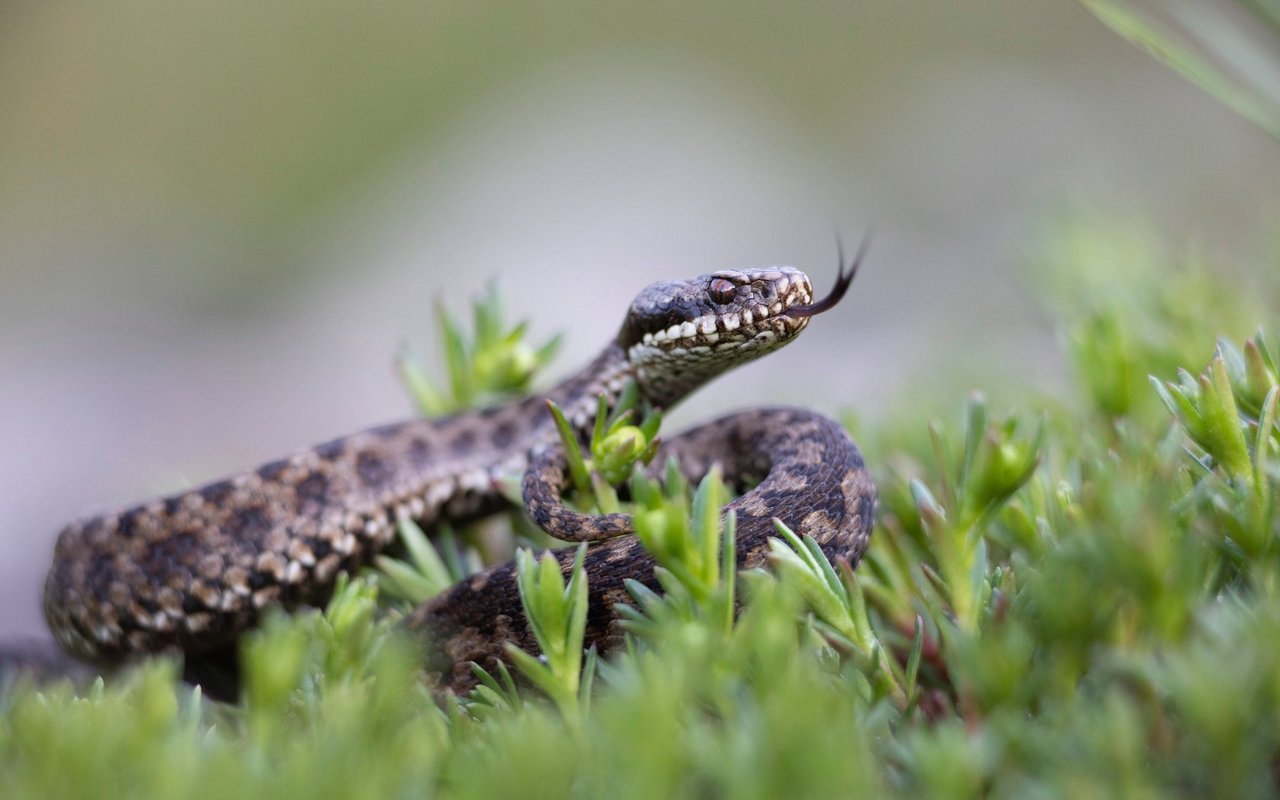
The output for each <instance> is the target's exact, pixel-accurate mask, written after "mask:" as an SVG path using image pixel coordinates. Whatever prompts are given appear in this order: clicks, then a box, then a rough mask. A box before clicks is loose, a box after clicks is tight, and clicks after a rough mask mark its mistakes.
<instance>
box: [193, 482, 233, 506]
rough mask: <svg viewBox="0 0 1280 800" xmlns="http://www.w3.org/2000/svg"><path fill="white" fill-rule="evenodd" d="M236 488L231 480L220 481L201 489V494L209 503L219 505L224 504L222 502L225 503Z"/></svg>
mask: <svg viewBox="0 0 1280 800" xmlns="http://www.w3.org/2000/svg"><path fill="white" fill-rule="evenodd" d="M235 490H236V487H235V485H234V484H233V483H231V481H229V480H227V481H218V482H216V483H211V484H209V485H208V486H205V487H204V488H203V489H201V490H200V496H201V497H202V498H204V501H205V502H206V503H208V504H209V505H211V506H218V505H222V503H224V502H225V501H226V499H227V498H228V497H230V496H231V493H232V492H234V491H235Z"/></svg>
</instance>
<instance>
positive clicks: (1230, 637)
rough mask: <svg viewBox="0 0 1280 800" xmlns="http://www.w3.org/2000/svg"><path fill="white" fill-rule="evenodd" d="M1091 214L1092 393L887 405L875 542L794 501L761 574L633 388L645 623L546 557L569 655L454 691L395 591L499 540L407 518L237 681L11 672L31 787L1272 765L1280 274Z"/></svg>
mask: <svg viewBox="0 0 1280 800" xmlns="http://www.w3.org/2000/svg"><path fill="white" fill-rule="evenodd" d="M1065 235H1066V238H1065V239H1059V240H1058V241H1059V243H1064V242H1065V243H1066V244H1063V245H1062V246H1060V247H1059V246H1052V247H1050V248H1049V249H1048V250H1047V251H1046V255H1045V257H1044V258H1043V261H1044V263H1043V265H1042V268H1043V270H1044V273H1043V274H1042V279H1041V286H1042V288H1043V289H1044V290H1045V291H1047V292H1049V293H1050V294H1051V299H1050V301H1049V302H1048V305H1049V306H1050V307H1051V308H1053V309H1054V311H1055V313H1056V314H1057V316H1058V318H1059V319H1060V320H1061V326H1062V329H1063V332H1064V335H1063V343H1064V349H1065V350H1066V352H1067V354H1068V356H1069V357H1070V358H1069V360H1071V361H1072V362H1073V363H1074V367H1075V369H1076V378H1077V381H1076V386H1075V391H1074V392H1072V393H1071V394H1070V395H1069V396H1066V397H1064V398H1062V399H1058V400H1052V401H1045V400H1043V399H1038V398H1035V397H1029V398H1024V400H1023V401H1021V402H1020V403H1019V404H1018V405H1017V407H1015V408H1014V410H1013V411H1012V412H1011V413H1008V414H998V413H995V412H994V411H993V410H992V405H994V404H993V403H990V402H988V401H987V400H985V399H983V397H982V396H981V395H970V397H969V400H968V401H967V402H965V401H964V400H963V395H961V394H956V395H955V397H956V398H957V399H955V400H954V402H953V403H952V404H951V406H952V408H953V409H954V412H953V414H952V416H949V417H942V418H940V419H938V420H936V421H934V422H932V423H928V422H925V421H924V420H923V419H921V418H920V417H919V415H917V413H916V412H915V411H914V410H913V409H911V408H910V407H909V406H907V405H904V406H903V407H902V411H901V413H900V414H891V415H887V416H886V417H885V418H884V419H882V420H880V421H879V422H878V424H877V425H876V426H874V427H873V428H867V429H865V430H860V431H857V433H858V438H860V439H862V440H863V442H864V444H865V445H867V447H866V450H867V452H868V453H869V454H871V455H870V458H869V463H870V464H871V468H872V469H873V470H874V472H875V477H876V480H877V483H878V485H879V488H880V495H881V499H882V506H881V513H880V520H879V524H878V526H877V528H876V530H875V533H874V536H873V538H872V544H871V548H870V550H869V552H868V553H867V555H866V557H865V560H864V563H862V564H861V565H859V566H858V568H857V569H856V571H855V570H849V569H848V568H846V567H844V566H842V565H831V564H829V563H827V562H826V560H825V559H824V558H822V557H821V555H820V553H819V551H818V550H817V549H816V547H815V546H814V545H813V543H812V542H810V541H807V540H806V539H805V538H804V537H798V536H796V535H795V534H794V532H792V531H790V530H787V529H785V528H779V530H778V537H777V539H776V540H775V541H774V542H773V543H772V544H771V557H770V563H769V565H768V567H767V568H763V569H758V570H751V571H748V572H744V573H738V572H736V571H735V570H734V569H733V566H732V565H733V564H734V550H733V548H734V542H733V528H734V521H733V519H732V517H729V518H726V519H721V517H720V515H719V514H718V513H717V509H719V508H720V507H721V505H722V504H723V503H724V502H725V500H726V498H727V496H728V495H727V489H726V488H725V486H724V485H723V482H722V480H721V478H720V476H719V475H718V474H717V473H716V472H715V471H713V472H712V473H711V474H709V475H708V476H707V477H706V478H705V479H704V480H703V481H701V483H700V484H699V486H698V487H697V488H696V489H695V488H693V487H691V486H689V485H688V484H687V482H686V481H685V480H684V479H683V478H682V477H681V476H680V475H679V474H678V472H677V471H676V470H674V469H669V468H667V469H661V470H659V471H660V472H662V473H664V474H663V475H662V476H661V477H662V480H655V479H654V478H652V477H649V476H648V475H647V474H646V473H642V472H636V471H635V468H636V465H637V464H643V463H644V457H645V456H646V455H651V454H652V452H653V447H654V446H653V441H654V435H655V432H656V428H655V426H654V425H653V423H652V422H650V423H641V424H635V425H633V424H632V422H631V418H630V417H628V418H625V419H624V418H623V416H622V415H621V414H615V416H614V417H613V418H612V419H609V418H608V417H607V415H604V414H602V415H601V417H600V419H599V421H598V424H597V426H596V429H595V433H594V435H593V436H592V437H591V439H592V441H590V442H588V443H586V449H585V452H584V451H581V450H580V449H579V448H580V446H581V444H582V443H579V442H577V441H567V442H566V443H565V446H566V447H567V448H569V449H570V450H571V451H572V452H573V453H575V454H576V455H575V456H574V458H576V459H578V460H579V461H580V463H578V466H577V467H575V468H574V471H575V472H576V473H577V480H576V485H575V494H574V498H573V502H574V503H576V504H577V505H578V507H580V508H582V509H614V508H617V509H623V510H627V511H629V512H630V513H633V514H634V515H635V516H636V519H637V527H638V528H639V530H640V538H641V541H642V542H643V544H644V546H645V547H647V548H649V550H650V552H651V553H652V554H653V555H654V557H655V559H656V560H657V562H658V564H659V565H660V571H659V573H658V576H659V577H658V580H659V582H660V585H661V588H662V591H661V592H660V593H659V592H654V591H650V590H649V589H646V588H644V587H642V586H640V585H638V584H635V585H633V587H632V595H633V599H634V602H633V604H632V606H631V607H630V608H629V609H628V610H625V611H624V612H623V613H624V614H625V618H626V620H627V622H626V624H627V627H628V629H629V631H630V634H629V638H628V640H627V641H626V643H625V644H624V645H623V646H622V647H621V648H620V649H618V650H616V651H614V652H611V653H608V654H606V655H602V656H599V657H596V656H594V655H591V654H583V653H582V652H581V650H582V625H583V624H584V612H585V611H586V608H585V605H584V603H583V598H584V595H585V592H586V588H587V586H588V585H589V582H590V580H591V576H590V574H589V571H586V570H583V569H582V568H581V560H580V559H579V560H578V562H576V565H575V567H574V568H573V569H572V570H570V571H569V572H568V574H567V575H566V574H564V573H562V572H561V571H560V569H559V568H558V567H557V566H555V565H554V564H553V562H551V561H548V560H546V559H545V558H543V559H539V558H535V557H534V556H532V555H528V554H524V555H520V556H519V560H520V566H519V571H520V582H521V592H522V597H523V600H524V603H525V609H526V612H527V614H528V615H529V617H530V618H531V619H532V620H533V623H534V624H533V628H534V632H535V634H536V635H537V638H538V641H539V642H540V644H541V647H542V649H543V654H544V657H543V658H535V657H533V656H529V655H515V654H513V655H512V658H513V663H514V665H515V668H514V669H513V670H510V671H508V670H506V669H500V670H498V672H497V673H495V674H492V675H489V674H482V675H481V676H480V677H481V685H480V687H479V688H477V689H476V690H475V691H474V692H473V693H472V694H471V695H470V696H468V697H465V698H456V697H453V696H440V697H434V696H433V695H432V693H431V690H430V687H429V686H427V685H426V684H425V683H424V682H423V680H422V677H421V676H420V675H419V667H418V665H419V664H420V663H421V662H420V652H419V648H420V647H421V644H420V643H417V642H413V641H409V640H407V639H406V638H404V637H403V636H402V634H401V633H400V632H399V631H398V629H397V627H396V624H395V620H396V619H397V616H398V614H399V612H400V610H401V609H402V608H403V607H404V606H405V604H406V603H411V602H417V601H418V600H420V599H421V598H422V597H423V596H426V595H429V594H431V593H433V592H434V591H436V590H438V588H439V587H440V586H442V585H446V584H447V583H449V582H450V581H452V580H454V579H455V578H456V577H457V576H459V575H461V574H463V573H464V572H465V571H466V570H467V569H468V563H466V562H468V561H476V560H478V558H479V556H477V555H474V554H473V555H470V556H467V557H466V558H461V557H457V552H458V551H459V550H460V549H463V546H464V545H465V539H464V537H458V539H456V540H454V541H451V542H450V544H449V545H448V546H445V547H441V548H440V552H439V553H437V551H436V550H434V549H432V547H431V546H430V544H429V542H428V540H427V539H426V537H425V535H424V534H423V533H422V532H421V531H417V530H415V529H414V528H413V527H412V526H405V529H404V530H403V531H402V534H403V535H404V536H405V540H406V541H405V544H406V548H405V549H406V557H405V559H404V560H403V561H397V562H390V561H384V562H380V574H378V575H377V576H369V575H366V576H357V577H356V578H353V579H350V580H346V581H344V582H343V584H342V585H341V586H340V587H339V589H338V591H337V592H336V594H335V596H334V598H333V600H332V602H331V603H330V604H329V606H328V608H327V609H326V610H325V611H324V612H323V613H320V612H315V611H311V612H302V613H299V614H295V615H293V616H285V615H283V614H278V615H272V616H271V617H269V618H268V619H267V621H266V623H265V625H264V626H263V627H262V628H261V630H259V631H258V632H256V633H255V634H253V635H252V636H250V637H249V638H248V640H247V641H246V642H245V643H244V646H243V647H242V651H241V659H242V663H243V672H244V682H245V688H244V693H243V696H242V697H241V698H240V701H239V702H238V703H235V704H223V703H217V702H213V701H210V700H208V699H207V698H205V697H204V696H203V695H202V693H201V692H200V690H198V689H192V688H189V687H185V686H183V685H182V684H180V683H179V682H178V680H177V675H178V670H177V667H176V664H174V663H173V661H172V660H166V659H159V660H155V661H152V662H150V663H147V664H144V665H141V666H139V667H138V668H136V669H133V670H130V671H127V672H125V673H124V674H122V675H120V676H117V677H116V678H114V679H112V680H109V681H101V680H100V681H98V682H97V683H95V684H94V685H92V686H90V687H87V688H85V689H83V690H81V691H77V690H76V689H74V688H73V687H72V686H70V685H69V684H59V685H53V686H34V685H31V684H29V683H25V682H19V683H18V684H16V685H13V686H10V687H8V688H6V689H3V690H0V796H3V797H5V798H11V797H12V798H24V797H54V796H81V795H84V794H93V793H104V792H107V793H110V794H112V795H113V796H115V795H121V796H145V797H158V798H168V797H179V796H180V797H211V798H212V797H227V796H236V797H247V798H252V797H278V796H308V797H321V798H323V797H350V796H378V797H383V796H385V797H400V796H438V797H449V798H453V797H461V798H465V797H477V798H480V797H495V796H522V797H523V796H530V795H532V796H535V797H536V796H546V797H565V796H587V797H594V796H603V795H608V796H616V797H623V798H628V797H635V798H651V797H702V796H717V797H743V798H750V797H776V796H790V795H798V796H806V797H808V796H812V797H849V796H877V797H920V796H931V797H933V796H939V797H940V796H957V797H972V796H975V795H983V796H992V797H1027V796H1054V797H1056V796H1095V795H1111V796H1126V797H1130V796H1134V797H1157V796H1159V797H1166V796H1172V797H1203V796H1208V795H1214V796H1217V795H1221V796H1240V797H1254V796H1257V797H1262V796H1274V795H1275V794H1276V792H1277V791H1280V784H1278V782H1277V779H1276V777H1275V775H1276V773H1275V768H1274V765H1275V764H1276V763H1277V759H1278V758H1280V728H1277V726H1276V725H1275V722H1274V721H1275V719H1276V717H1277V715H1280V547H1277V546H1276V540H1277V537H1280V512H1277V510H1276V497H1277V492H1278V491H1280V467H1278V465H1277V464H1278V460H1277V451H1278V449H1280V425H1278V424H1277V421H1276V420H1277V405H1278V404H1280V400H1278V399H1277V398H1278V397H1280V389H1277V372H1278V371H1277V364H1276V361H1275V358H1274V356H1273V354H1274V353H1276V352H1277V347H1276V341H1275V339H1274V338H1271V339H1268V335H1267V334H1266V333H1258V334H1256V335H1255V336H1254V337H1252V338H1250V339H1247V340H1243V337H1242V336H1241V335H1240V334H1238V333H1236V332H1235V331H1236V326H1238V325H1240V324H1241V322H1242V320H1241V319H1240V317H1241V316H1249V315H1253V312H1252V311H1248V310H1249V309H1254V308H1263V309H1265V308H1275V307H1276V306H1275V301H1276V300H1277V295H1276V292H1275V287H1274V286H1273V285H1269V284H1267V283H1266V282H1261V283H1260V284H1259V285H1254V286H1248V287H1245V286H1244V285H1243V284H1242V283H1241V282H1238V281H1233V280H1230V279H1226V278H1223V277H1221V276H1216V275H1213V274H1212V273H1209V272H1207V271H1206V270H1205V269H1203V267H1202V265H1196V264H1191V265H1178V264H1176V263H1173V262H1171V261H1170V260H1169V259H1168V258H1167V257H1165V256H1163V255H1161V254H1160V253H1159V252H1158V251H1157V250H1151V249H1146V248H1147V244H1144V243H1143V240H1142V239H1141V238H1134V237H1132V236H1128V235H1122V236H1120V237H1119V240H1120V241H1119V242H1118V243H1110V244H1108V243H1107V242H1106V241H1105V237H1104V236H1102V234H1101V233H1099V231H1098V230H1097V229H1096V227H1093V228H1091V229H1090V230H1089V231H1086V232H1080V231H1067V232H1066V234H1065ZM1118 252H1123V253H1125V254H1126V259H1125V260H1126V261H1127V263H1130V264H1131V265H1132V267H1131V268H1130V269H1129V270H1128V271H1123V270H1120V269H1118V268H1117V269H1114V270H1113V269H1111V268H1109V267H1107V266H1106V264H1108V263H1111V262H1109V261H1108V259H1110V258H1111V257H1112V256H1110V255H1108V254H1114V253H1118ZM1108 273H1110V275H1111V277H1110V278H1106V279H1105V280H1104V276H1106V275H1107V274H1108ZM1108 281H1109V282H1108ZM1052 287H1060V288H1058V289H1054V288H1052ZM1205 287H1209V289H1210V290H1211V291H1208V292H1206V291H1205ZM1244 294H1247V295H1248V298H1242V295H1244ZM1233 298H1236V299H1233ZM1242 309H1244V310H1242ZM1246 311H1247V313H1246ZM1256 317H1257V319H1263V318H1264V317H1265V315H1264V314H1261V313H1258V314H1256ZM1089 321H1094V322H1097V323H1099V324H1097V325H1092V324H1089ZM1255 321H1257V320H1244V322H1246V323H1252V322H1255ZM499 327H501V326H499ZM1270 335H1271V336H1272V337H1274V332H1272V333H1271V334H1270ZM1242 340H1243V344H1241V345H1238V346H1237V345H1236V344H1234V343H1233V342H1236V341H1242ZM1091 367H1096V369H1097V374H1091V373H1090V372H1089V369H1090V368H1091ZM1180 369H1181V371H1179V370H1180ZM1148 375H1151V376H1153V377H1152V378H1150V379H1148V377H1147V376H1148ZM659 466H660V467H661V466H662V465H659ZM606 472H608V473H609V478H610V479H617V478H625V479H626V480H627V481H628V483H629V492H617V491H615V490H614V489H613V488H612V485H611V484H610V482H609V481H608V480H605V477H606V475H605V473H606ZM628 496H629V499H625V500H624V499H623V498H626V497H628ZM451 553H452V554H453V555H450V554H451ZM375 577H376V579H375Z"/></svg>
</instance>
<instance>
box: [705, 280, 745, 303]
mask: <svg viewBox="0 0 1280 800" xmlns="http://www.w3.org/2000/svg"><path fill="white" fill-rule="evenodd" d="M737 291H738V287H737V286H735V285H734V283H733V281H731V280H726V279H725V278H712V279H711V283H709V284H707V293H708V294H710V295H711V299H712V300H715V301H716V302H717V303H732V302H733V296H734V294H736V293H737Z"/></svg>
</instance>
